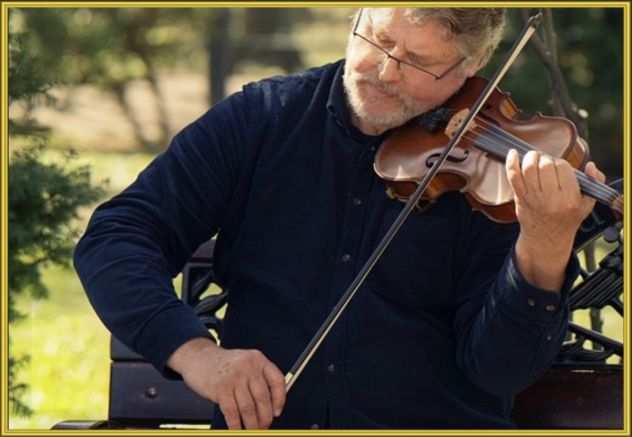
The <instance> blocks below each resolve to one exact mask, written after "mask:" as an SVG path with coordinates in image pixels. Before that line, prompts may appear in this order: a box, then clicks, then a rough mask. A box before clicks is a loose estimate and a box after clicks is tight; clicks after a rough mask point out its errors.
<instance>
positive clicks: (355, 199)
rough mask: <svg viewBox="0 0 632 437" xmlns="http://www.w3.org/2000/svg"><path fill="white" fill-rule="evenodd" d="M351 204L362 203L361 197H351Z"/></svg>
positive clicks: (357, 204)
mask: <svg viewBox="0 0 632 437" xmlns="http://www.w3.org/2000/svg"><path fill="white" fill-rule="evenodd" d="M353 204H354V205H355V206H360V205H362V199H359V198H357V197H354V198H353Z"/></svg>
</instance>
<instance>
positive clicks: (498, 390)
mask: <svg viewBox="0 0 632 437" xmlns="http://www.w3.org/2000/svg"><path fill="white" fill-rule="evenodd" d="M503 22H504V17H503V11H501V10H497V9H471V8H466V9H375V10H364V11H361V12H359V13H358V14H357V15H356V17H355V20H354V27H353V32H352V33H351V35H350V39H349V43H348V49H347V55H346V59H345V60H343V61H339V62H336V63H334V64H329V65H325V66H323V67H320V68H315V69H311V70H309V71H306V72H304V73H301V74H296V75H291V76H286V77H275V78H271V79H267V80H262V81H260V82H257V83H253V84H249V85H247V86H245V87H244V88H243V90H242V91H241V92H239V93H236V94H234V95H232V96H230V97H228V98H227V99H225V100H223V101H222V102H220V103H218V104H217V105H216V106H214V107H213V108H212V109H210V110H209V111H208V112H207V113H206V114H205V115H203V116H202V117H201V118H200V119H198V120H196V121H195V122H194V123H192V124H191V125H189V126H187V127H186V128H185V129H183V130H182V131H181V132H180V133H179V134H178V135H176V137H175V138H174V139H173V141H172V143H171V144H170V146H169V148H168V150H167V151H166V152H165V153H164V154H162V155H160V156H159V157H157V158H156V159H155V160H154V161H153V162H152V163H151V164H150V165H149V166H148V167H147V168H146V169H145V170H144V171H143V172H142V173H141V174H140V175H139V177H138V179H137V180H136V181H135V182H134V183H133V184H132V185H131V186H130V187H128V188H127V189H126V190H124V191H123V192H122V193H120V194H118V195H117V196H115V197H114V198H112V199H111V200H109V201H108V202H105V203H104V204H102V205H101V206H99V208H98V209H97V210H96V211H95V213H94V215H93V217H92V219H91V221H90V224H89V227H88V229H87V231H86V234H85V235H84V236H83V237H82V239H81V241H80V242H79V244H78V246H77V250H76V254H75V266H76V269H77V271H78V272H79V275H80V277H81V279H82V282H83V284H84V286H85V289H86V291H87V293H88V296H89V298H90V301H91V302H92V304H93V305H94V307H95V309H96V311H97V313H98V314H99V315H100V317H101V318H102V320H103V322H104V323H105V324H106V326H107V327H108V328H109V329H110V330H111V331H112V332H113V333H114V335H116V336H117V337H118V338H119V339H120V340H122V341H123V342H125V343H126V344H128V345H129V346H130V347H132V348H134V349H135V350H137V351H138V352H139V353H141V354H143V355H144V356H145V357H146V358H147V359H148V360H149V361H150V362H151V363H153V364H154V365H155V366H156V368H158V369H159V370H160V371H161V372H162V373H163V374H164V375H167V376H174V374H179V375H180V376H181V377H182V378H183V379H184V381H185V382H186V384H188V386H189V387H191V388H192V389H193V390H194V391H196V392H197V393H199V394H200V395H201V396H203V397H206V398H208V399H209V400H212V401H214V402H216V403H217V404H218V405H219V409H218V412H217V416H216V417H215V419H214V422H213V425H214V426H215V427H225V426H228V427H229V428H231V429H238V428H242V427H244V428H248V429H252V428H267V427H276V428H308V427H312V428H316V427H321V428H322V427H329V428H377V427H389V428H493V427H512V426H513V424H512V422H511V420H510V413H511V406H512V397H513V395H514V394H515V393H516V392H517V391H519V390H520V389H522V388H524V387H525V386H527V385H528V384H529V383H531V382H532V381H534V380H535V379H536V378H537V376H538V375H539V374H541V373H542V372H543V371H544V370H545V369H546V368H547V367H548V366H549V365H550V363H551V361H552V360H553V358H554V356H555V354H556V353H557V351H558V350H559V347H560V344H561V342H562V340H563V336H564V333H565V329H566V324H567V319H568V308H567V303H566V293H567V291H568V290H569V288H570V286H571V284H572V282H573V280H574V279H575V277H576V275H577V271H578V266H577V260H576V259H575V258H574V257H573V256H572V250H571V248H572V242H573V238H574V235H575V232H576V231H577V229H578V227H579V224H580V223H581V221H582V220H583V219H584V218H585V217H586V216H587V214H588V213H589V211H590V210H591V208H592V207H593V202H592V201H590V200H588V199H585V198H583V197H582V195H581V194H580V191H579V188H578V184H577V181H576V180H575V176H574V173H573V171H572V169H571V168H570V166H569V165H568V164H567V163H566V162H564V161H560V160H553V159H551V158H549V157H546V156H544V155H540V154H538V153H532V152H530V153H528V154H527V155H526V156H525V157H524V159H523V160H522V162H519V160H518V158H517V156H516V155H515V154H510V156H509V158H508V159H507V163H506V167H507V176H508V179H509V180H510V183H511V185H512V187H513V189H514V192H515V200H516V212H517V216H518V219H519V223H518V224H510V225H506V224H497V223H494V222H492V221H490V220H489V219H487V218H486V217H485V216H484V215H482V214H481V213H479V212H473V211H472V210H471V209H470V207H469V206H468V204H467V202H466V201H465V199H464V198H463V196H462V195H461V194H460V193H452V194H447V195H444V196H443V197H442V198H440V199H439V200H438V201H437V202H436V204H434V205H433V206H432V207H431V208H429V209H427V210H425V211H423V212H417V213H414V214H413V215H412V216H411V217H410V218H409V219H408V221H407V222H406V223H405V224H404V226H403V227H402V229H401V232H400V233H399V234H398V236H397V237H396V238H395V239H394V240H393V242H392V244H391V246H390V247H389V249H388V250H387V251H386V253H385V254H384V257H383V258H382V259H381V260H380V262H379V263H378V264H377V265H376V266H375V269H374V270H373V272H372V273H371V275H370V276H369V278H368V280H367V282H366V284H365V286H364V287H363V288H362V289H361V290H360V292H359V293H358V294H357V295H356V297H355V298H354V300H353V301H352V302H351V304H350V305H349V307H348V308H347V310H346V311H345V312H344V313H343V315H342V316H341V318H340V319H339V320H338V322H337V324H336V325H335V326H334V328H333V329H332V331H331V332H330V334H329V335H328V337H327V339H326V340H325V342H324V343H323V345H322V346H321V348H320V349H319V350H318V352H317V353H316V355H315V356H314V358H313V360H312V361H310V363H309V365H308V366H307V368H306V369H305V371H304V373H303V374H302V375H301V377H300V378H299V379H298V380H297V382H296V384H295V385H294V386H293V388H292V391H291V392H289V393H286V390H285V382H284V376H283V375H284V372H287V371H288V370H289V369H290V367H291V366H292V364H293V363H294V361H295V360H296V359H297V358H298V356H299V354H300V353H301V351H302V350H303V348H304V347H305V346H306V344H307V343H308V341H309V340H310V338H311V337H312V335H313V334H314V333H315V331H316V330H317V328H318V327H319V325H320V324H321V323H322V321H323V320H324V318H325V317H326V315H327V314H328V313H329V311H330V310H331V308H332V307H333V305H334V304H335V303H336V301H337V300H338V298H339V297H340V295H341V293H342V292H343V291H344V290H345V288H346V287H347V286H348V284H349V283H350V282H351V281H352V279H353V278H354V275H355V274H356V273H357V271H358V270H359V268H360V267H361V266H362V264H363V262H364V261H365V260H366V259H367V258H368V256H369V254H370V253H371V251H372V250H373V248H374V247H375V245H376V243H377V242H378V241H379V239H380V238H381V237H382V236H383V234H384V233H385V232H386V229H387V228H388V227H389V226H390V225H391V223H392V222H393V220H394V218H395V217H396V216H397V214H398V213H399V211H400V210H401V208H402V203H401V202H398V201H396V200H392V199H391V198H389V197H388V196H387V195H386V194H385V187H384V184H383V182H382V181H381V180H380V179H379V178H377V176H376V175H375V173H374V172H373V169H372V165H373V160H374V156H375V152H376V149H377V147H378V146H379V145H380V143H381V141H382V140H383V139H384V138H385V137H386V136H387V135H388V134H389V132H390V130H391V129H393V128H396V127H398V126H400V125H402V124H404V123H406V122H407V121H408V120H410V119H412V118H413V117H416V116H418V115H421V114H424V113H427V112H428V111H431V110H433V109H435V108H437V107H439V106H440V105H441V104H442V103H443V102H444V101H445V100H446V99H448V98H449V97H450V96H451V95H453V94H454V93H455V92H456V91H458V90H459V88H460V87H461V86H462V85H463V84H464V82H465V80H466V79H467V78H468V77H471V76H473V75H474V74H475V73H476V72H477V71H478V70H479V69H480V68H481V67H483V66H484V65H485V63H486V62H487V61H488V59H489V58H490V56H491V54H492V52H493V51H494V49H495V47H496V46H497V44H498V41H499V40H500V37H501V32H502V28H503ZM587 173H588V174H589V175H591V176H593V177H595V178H597V179H599V180H603V175H602V174H601V173H600V172H599V171H598V170H597V169H596V168H595V166H594V164H592V163H591V164H590V165H589V166H588V167H587ZM215 234H217V246H216V252H215V269H216V273H217V277H218V278H219V281H220V282H221V284H222V285H223V286H224V287H226V288H228V289H229V290H230V292H229V304H228V310H227V312H226V316H225V331H224V334H223V338H222V342H221V346H218V345H216V344H215V343H214V342H213V341H212V340H211V337H210V336H209V334H208V332H207V330H206V329H205V327H204V326H203V325H202V324H201V323H200V322H199V321H198V319H197V318H196V317H195V315H194V314H193V313H192V311H191V309H190V308H188V307H186V306H185V305H184V304H182V302H180V301H179V300H178V299H177V297H176V295H175V293H174V291H173V286H172V284H171V280H172V278H173V277H174V276H175V275H177V274H178V272H179V271H180V270H181V268H182V266H183V264H184V263H185V262H186V261H187V259H188V258H189V257H190V255H191V253H192V252H193V251H194V250H195V249H196V248H197V247H198V245H200V244H201V243H202V242H204V241H206V240H208V239H209V238H210V237H212V236H213V235H215Z"/></svg>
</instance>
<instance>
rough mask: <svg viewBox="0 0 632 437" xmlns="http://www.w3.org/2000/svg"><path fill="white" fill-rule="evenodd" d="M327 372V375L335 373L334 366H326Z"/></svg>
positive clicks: (332, 364)
mask: <svg viewBox="0 0 632 437" xmlns="http://www.w3.org/2000/svg"><path fill="white" fill-rule="evenodd" d="M327 371H328V372H329V373H334V372H335V371H336V366H334V363H331V364H329V365H328V366H327Z"/></svg>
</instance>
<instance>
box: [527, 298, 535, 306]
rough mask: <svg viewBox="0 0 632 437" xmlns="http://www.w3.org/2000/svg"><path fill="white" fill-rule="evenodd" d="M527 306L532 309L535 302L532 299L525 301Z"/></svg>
mask: <svg viewBox="0 0 632 437" xmlns="http://www.w3.org/2000/svg"><path fill="white" fill-rule="evenodd" d="M527 304H528V305H529V306H530V307H534V306H535V300H533V299H527Z"/></svg>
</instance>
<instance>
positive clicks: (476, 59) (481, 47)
mask: <svg viewBox="0 0 632 437" xmlns="http://www.w3.org/2000/svg"><path fill="white" fill-rule="evenodd" d="M405 15H406V16H407V17H408V18H409V19H410V20H411V21H412V22H413V23H415V24H422V23H423V22H424V21H425V20H427V19H435V20H438V22H439V23H441V24H442V25H443V26H445V28H446V29H447V30H448V32H449V34H450V35H452V36H453V37H454V38H455V41H456V44H457V46H458V48H459V50H460V51H461V54H462V55H463V56H465V57H466V58H467V59H466V60H465V62H464V63H463V67H466V68H467V67H469V66H471V65H472V64H479V65H478V67H479V68H483V67H484V66H485V65H486V64H487V63H488V62H489V59H490V58H491V57H492V54H493V53H494V50H496V47H498V44H499V43H500V40H501V39H502V36H503V30H504V27H505V9H494V8H479V9H475V8H409V9H407V10H406V12H405Z"/></svg>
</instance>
